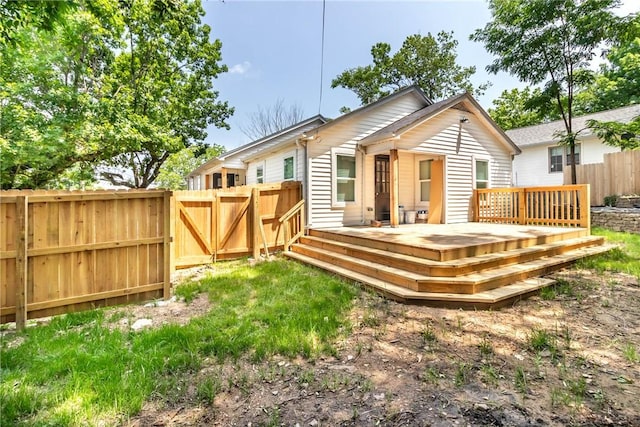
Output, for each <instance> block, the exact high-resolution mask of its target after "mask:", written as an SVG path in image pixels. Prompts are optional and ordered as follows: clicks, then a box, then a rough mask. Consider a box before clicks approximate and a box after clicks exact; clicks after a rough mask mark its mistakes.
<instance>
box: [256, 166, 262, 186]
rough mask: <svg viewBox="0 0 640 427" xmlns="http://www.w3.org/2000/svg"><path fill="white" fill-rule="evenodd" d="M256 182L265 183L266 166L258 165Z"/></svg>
mask: <svg viewBox="0 0 640 427" xmlns="http://www.w3.org/2000/svg"><path fill="white" fill-rule="evenodd" d="M256 184H264V166H263V165H260V166H257V167H256Z"/></svg>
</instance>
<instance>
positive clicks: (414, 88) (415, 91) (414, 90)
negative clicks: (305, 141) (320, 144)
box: [313, 85, 433, 133]
mask: <svg viewBox="0 0 640 427" xmlns="http://www.w3.org/2000/svg"><path fill="white" fill-rule="evenodd" d="M408 94H412V95H413V96H415V97H417V98H418V99H419V100H420V101H421V102H422V103H423V104H424V105H431V104H433V101H431V100H430V99H429V98H427V95H425V93H424V92H423V91H422V89H420V87H418V85H411V86H405V87H404V88H402V89H400V90H398V91H396V92H394V93H392V94H390V95H387V96H384V97H382V98H380V99H378V100H377V101H374V102H371V103H369V104H366V105H363V106H361V107H358V108H356V109H355V110H353V111H350V112H348V113H345V114H343V115H341V116H339V117H336V118H335V119H333V120H330V121H328V122H327V123H325V124H323V125H321V126H318V127H317V128H315V129H313V132H314V133H318V132H320V131H321V130H324V129H325V128H327V127H330V126H333V125H335V124H336V123H341V122H343V121H344V120H347V119H350V118H353V117H355V116H359V115H361V114H363V113H366V112H369V111H370V110H372V109H374V108H376V107H379V106H381V105H384V104H386V103H388V102H391V101H393V100H395V99H397V98H400V97H403V96H405V95H408Z"/></svg>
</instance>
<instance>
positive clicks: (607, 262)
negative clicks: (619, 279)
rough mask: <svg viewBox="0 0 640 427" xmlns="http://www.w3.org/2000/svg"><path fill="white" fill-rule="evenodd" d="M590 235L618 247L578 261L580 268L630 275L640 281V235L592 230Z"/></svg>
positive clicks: (601, 229)
mask: <svg viewBox="0 0 640 427" xmlns="http://www.w3.org/2000/svg"><path fill="white" fill-rule="evenodd" d="M591 233H592V234H594V235H598V236H604V237H606V238H607V243H612V244H617V245H618V247H616V248H613V249H612V250H610V251H608V252H606V253H604V254H601V255H596V256H593V257H590V258H585V259H582V260H579V261H578V262H577V263H576V264H577V266H578V267H580V268H589V269H594V270H596V271H599V272H603V271H613V272H620V273H626V274H631V275H633V276H635V277H637V278H638V279H640V234H634V233H623V232H618V231H611V230H607V229H604V228H593V229H592V230H591Z"/></svg>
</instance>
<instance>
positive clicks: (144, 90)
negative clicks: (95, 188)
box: [101, 0, 233, 188]
mask: <svg viewBox="0 0 640 427" xmlns="http://www.w3.org/2000/svg"><path fill="white" fill-rule="evenodd" d="M121 5H122V6H121V10H120V13H121V16H122V20H123V24H124V25H123V28H124V31H123V32H122V41H123V45H124V49H123V51H122V52H121V53H120V54H119V55H118V56H117V58H116V60H115V62H114V64H113V72H112V73H110V75H109V79H108V87H109V90H108V91H107V92H106V97H107V99H109V100H110V104H109V105H108V106H107V107H106V114H107V116H108V117H109V119H110V121H111V123H116V124H117V127H118V132H117V133H113V134H109V137H112V138H116V139H117V140H119V141H120V143H121V144H123V145H125V146H126V147H127V150H126V151H125V152H124V153H123V154H120V155H118V156H114V157H113V158H112V159H111V160H110V161H108V162H107V165H108V166H112V167H113V166H115V167H118V168H125V169H127V170H129V171H131V172H132V179H127V178H126V177H124V178H123V176H121V175H119V174H118V173H113V172H103V173H102V174H101V176H102V178H104V179H106V180H108V181H109V182H111V183H112V184H115V185H124V186H127V187H132V188H140V187H142V188H146V187H148V186H149V185H150V184H151V183H153V181H154V180H155V179H156V177H157V176H158V174H159V173H160V167H161V166H162V164H163V163H164V162H165V161H166V160H167V158H168V157H169V156H170V155H171V154H172V153H176V152H178V151H180V150H182V149H183V148H185V147H188V146H189V145H190V144H192V143H194V142H199V141H203V140H204V139H205V138H206V136H207V134H206V132H205V129H206V127H207V125H210V124H213V125H215V126H217V127H224V128H227V129H228V128H229V126H228V125H227V124H226V122H225V120H226V119H227V118H228V117H229V116H230V115H231V114H233V109H232V108H230V107H229V106H228V104H227V102H219V101H218V100H217V98H218V92H216V91H215V90H213V79H215V78H216V77H217V76H218V74H219V73H222V72H225V71H227V68H226V66H224V65H220V64H218V62H219V61H220V60H221V55H220V49H221V47H222V44H221V43H220V41H219V40H215V41H213V42H211V41H210V40H209V36H210V32H211V30H210V28H209V27H208V26H207V25H202V24H201V21H200V17H201V16H203V15H204V11H203V10H202V6H201V4H200V1H199V0H196V1H192V2H187V1H173V2H167V1H160V0H157V1H130V2H121Z"/></svg>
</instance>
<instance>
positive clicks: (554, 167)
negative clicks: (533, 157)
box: [549, 147, 564, 173]
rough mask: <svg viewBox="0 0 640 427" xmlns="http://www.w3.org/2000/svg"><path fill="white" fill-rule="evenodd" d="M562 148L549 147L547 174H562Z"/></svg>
mask: <svg viewBox="0 0 640 427" xmlns="http://www.w3.org/2000/svg"><path fill="white" fill-rule="evenodd" d="M563 156H564V148H563V147H549V173H553V172H562V157H563Z"/></svg>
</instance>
